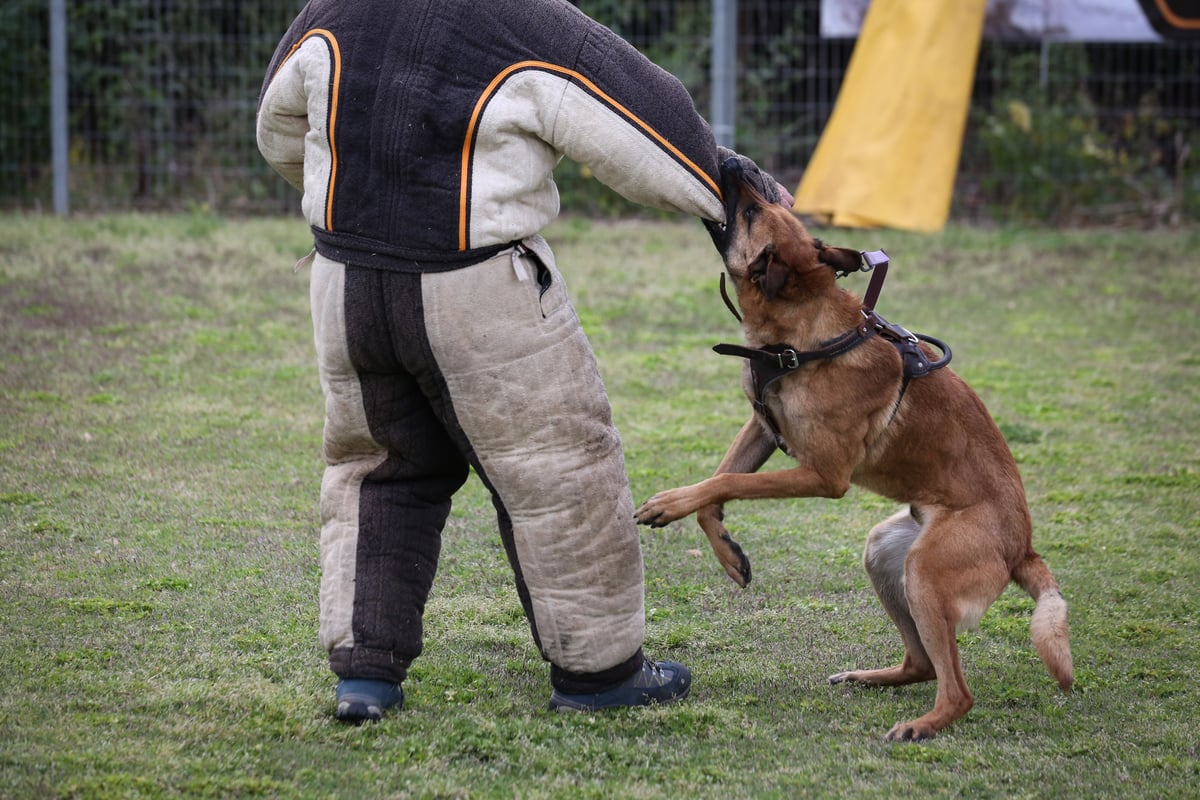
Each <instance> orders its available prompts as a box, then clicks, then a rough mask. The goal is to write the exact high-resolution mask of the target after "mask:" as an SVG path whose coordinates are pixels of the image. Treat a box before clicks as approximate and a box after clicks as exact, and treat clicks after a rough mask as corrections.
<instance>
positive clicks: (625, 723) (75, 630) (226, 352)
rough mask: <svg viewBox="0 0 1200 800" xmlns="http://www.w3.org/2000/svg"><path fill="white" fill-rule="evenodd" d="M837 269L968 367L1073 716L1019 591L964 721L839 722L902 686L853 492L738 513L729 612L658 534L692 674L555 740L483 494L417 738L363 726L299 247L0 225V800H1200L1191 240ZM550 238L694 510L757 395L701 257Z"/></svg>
mask: <svg viewBox="0 0 1200 800" xmlns="http://www.w3.org/2000/svg"><path fill="white" fill-rule="evenodd" d="M820 235H822V236H823V237H824V238H825V239H826V240H828V241H830V242H831V243H834V244H840V245H848V246H854V247H860V248H863V249H868V248H875V247H880V246H882V247H884V248H886V249H887V250H888V251H889V253H890V254H891V255H892V257H893V262H892V272H891V275H890V277H889V279H888V285H887V287H886V288H885V290H884V294H883V298H882V300H881V301H880V303H879V310H880V312H881V313H882V314H883V315H884V316H886V317H888V318H889V319H891V320H892V321H893V322H898V323H901V324H904V325H905V326H907V327H909V328H910V329H912V330H916V331H921V332H927V333H930V334H933V335H936V336H939V337H941V338H944V339H945V340H947V341H948V342H949V343H950V344H951V346H952V347H953V349H954V367H955V368H956V369H957V370H958V371H959V373H960V374H962V375H963V376H964V377H965V378H966V379H967V380H968V381H969V382H971V383H972V384H973V385H974V387H975V388H976V390H977V391H978V392H979V393H980V395H981V396H982V397H983V399H984V401H985V402H986V403H987V404H988V406H989V408H990V409H991V411H992V414H993V415H994V416H995V417H996V419H997V421H998V422H999V423H1000V425H1001V428H1002V430H1003V431H1004V432H1005V435H1006V437H1007V438H1008V440H1009V443H1010V445H1011V447H1012V449H1013V451H1014V452H1015V454H1016V456H1017V460H1018V462H1019V464H1020V466H1021V469H1022V473H1023V476H1024V479H1025V482H1026V488H1027V491H1028V494H1029V501H1030V506H1031V510H1032V513H1033V517H1034V523H1035V531H1034V539H1035V544H1036V545H1037V547H1038V549H1039V551H1040V552H1042V554H1043V555H1044V556H1045V557H1046V559H1047V561H1048V562H1049V564H1050V566H1051V568H1052V569H1053V570H1054V571H1055V574H1056V575H1057V577H1058V579H1059V581H1060V583H1061V584H1062V586H1063V590H1064V593H1065V595H1066V597H1067V600H1068V602H1069V603H1070V607H1071V621H1072V641H1073V649H1074V655H1075V665H1076V674H1077V681H1078V682H1077V689H1076V691H1075V692H1074V693H1072V694H1070V695H1063V694H1061V693H1059V692H1058V690H1057V688H1056V687H1055V685H1054V683H1053V681H1052V680H1051V679H1050V677H1049V676H1048V674H1047V673H1046V671H1045V670H1044V669H1043V667H1042V665H1041V663H1040V662H1039V661H1038V659H1037V656H1036V655H1035V653H1034V651H1033V648H1032V646H1031V644H1030V642H1029V617H1030V613H1031V610H1032V601H1030V600H1029V599H1028V598H1027V597H1025V596H1024V595H1022V594H1021V593H1019V592H1018V591H1017V590H1015V589H1012V588H1010V590H1009V591H1008V592H1007V593H1006V594H1005V595H1004V596H1003V597H1001V599H1000V600H999V602H997V604H996V605H995V606H993V608H992V609H991V611H989V612H988V614H987V615H986V616H985V617H984V619H983V622H982V625H981V627H980V629H979V630H977V631H975V632H971V633H966V634H963V635H962V636H961V637H960V644H961V650H962V653H963V661H964V666H965V670H966V674H967V680H968V683H969V684H970V685H971V687H972V689H973V690H974V692H975V696H976V704H975V708H974V709H973V710H972V711H971V712H970V714H969V715H968V716H967V717H966V718H964V719H963V720H960V721H959V722H957V723H955V724H954V725H953V726H951V727H950V728H949V729H948V730H946V731H945V732H943V733H942V734H941V735H940V736H938V738H936V739H934V740H933V741H931V742H928V743H925V744H920V745H912V744H900V745H887V744H884V743H883V742H882V741H881V738H882V735H883V734H884V732H886V731H887V729H888V728H889V727H890V726H891V725H892V723H893V722H895V721H896V720H899V719H911V718H912V717H914V716H916V715H918V714H920V713H922V712H923V711H924V710H926V709H927V708H928V707H929V706H930V705H931V704H932V701H933V694H934V686H933V684H923V685H919V686H910V687H904V688H897V689H885V690H872V689H863V688H855V687H852V686H844V685H843V686H829V685H828V684H827V683H826V680H825V679H826V676H828V675H830V674H832V673H835V672H838V671H841V670H843V669H847V668H851V667H855V666H864V667H866V666H882V665H887V664H890V663H892V662H894V661H895V660H896V659H897V658H898V657H899V655H900V647H899V639H898V637H897V636H896V634H895V632H894V629H893V628H892V626H891V624H890V623H889V622H888V620H887V619H886V617H885V616H884V614H883V612H882V610H881V609H880V607H879V605H878V603H877V602H876V600H875V597H874V595H873V593H872V592H871V589H870V586H869V584H868V582H867V578H866V575H865V573H864V572H863V570H862V568H861V565H860V563H859V561H860V551H861V547H862V544H863V540H864V537H865V534H866V531H867V530H868V528H869V527H870V526H871V525H872V524H874V523H875V522H876V521H878V520H879V519H881V518H883V517H884V516H886V515H887V514H889V513H890V512H891V510H892V505H891V504H890V503H889V502H886V501H883V500H881V499H879V498H877V497H874V496H871V495H868V494H866V493H864V492H861V491H858V490H854V491H852V492H851V494H850V495H848V496H847V497H846V498H844V499H843V500H840V501H825V500H797V501H771V502H759V503H734V504H731V505H730V506H729V508H728V509H727V512H728V517H727V521H728V524H729V526H730V528H731V530H732V531H733V533H734V536H735V537H736V538H738V539H739V540H740V541H741V543H742V545H743V546H744V547H745V548H746V550H747V552H748V553H749V555H750V557H751V559H752V560H753V563H754V570H755V581H754V583H753V584H752V585H751V586H750V587H749V588H748V589H746V590H739V589H737V588H736V587H735V586H734V585H733V584H732V583H731V582H730V581H729V580H728V579H727V578H726V577H725V576H724V573H723V572H722V571H721V569H720V567H719V566H718V565H717V563H716V561H715V560H714V559H713V558H712V557H711V555H710V554H709V552H708V549H707V545H706V543H705V542H704V539H703V536H702V534H701V533H700V531H699V528H698V527H697V526H696V525H695V523H694V521H693V520H690V519H689V520H684V521H682V522H679V523H676V524H674V525H672V526H670V527H668V528H666V529H663V530H646V531H644V533H643V543H644V550H645V559H646V568H647V586H646V607H647V617H648V631H649V632H648V640H647V650H648V652H649V653H651V654H652V655H653V656H656V657H660V658H661V657H670V658H675V659H679V660H681V661H684V662H685V663H687V664H688V665H690V666H691V667H692V669H693V671H694V674H695V688H694V690H693V693H692V697H691V698H690V699H689V700H688V701H687V702H685V703H681V704H677V705H674V706H668V707H661V708H650V709H636V710H628V711H618V712H612V713H605V714H595V715H577V716H568V715H561V716H560V715H552V714H550V713H548V712H546V711H545V710H544V709H545V704H546V701H547V699H548V695H549V684H548V678H547V668H546V666H545V665H544V664H543V663H542V662H541V660H540V658H539V657H538V655H537V652H536V650H535V649H534V647H533V644H532V642H531V638H530V636H529V632H528V628H527V626H526V623H525V621H524V618H523V616H522V613H521V608H520V604H519V602H518V600H517V597H516V593H515V591H514V590H513V588H512V578H511V575H510V573H509V570H508V567H507V564H506V562H505V560H504V556H503V551H502V548H501V545H500V542H499V537H498V536H497V535H496V533H495V526H494V519H493V517H492V514H491V511H490V504H489V503H488V501H487V498H486V497H485V495H484V493H483V492H482V491H481V489H480V487H479V484H478V482H477V481H474V480H473V481H471V482H470V483H469V484H468V486H467V488H466V489H465V490H464V491H463V492H462V493H461V495H460V497H459V498H458V500H457V502H456V506H455V510H454V513H453V515H452V517H451V520H450V522H449V525H448V528H447V531H446V535H445V545H444V554H443V560H442V564H441V568H440V572H439V576H438V582H437V584H436V586H435V590H434V596H433V598H432V599H431V602H430V605H429V608H428V612H427V643H426V652H425V655H424V656H423V657H422V658H421V659H420V660H418V662H417V663H416V664H415V665H414V667H413V670H412V674H411V677H410V680H409V682H408V684H406V690H407V694H408V700H407V707H406V709H405V710H404V711H403V712H402V713H400V714H396V715H391V716H389V717H388V718H386V719H385V721H384V722H382V723H380V724H378V725H373V726H364V727H358V728H355V727H346V726H342V725H340V724H338V723H336V722H335V721H334V720H333V719H332V706H333V702H332V700H333V696H332V686H333V682H332V676H331V675H330V674H329V673H328V671H327V667H326V662H325V658H324V654H323V652H321V650H320V647H319V645H318V643H317V641H316V623H317V620H316V612H317V609H316V593H317V583H318V577H319V575H318V566H317V527H318V521H317V510H316V500H317V489H318V485H319V481H320V476H321V469H322V465H321V462H320V457H319V442H320V433H321V422H322V419H321V416H322V401H321V398H320V389H319V386H318V385H317V381H316V376H315V369H314V366H313V364H312V361H313V356H312V343H311V331H310V328H309V322H308V296H307V283H306V276H305V274H304V273H300V274H294V273H293V272H292V270H291V265H292V263H293V262H294V261H295V260H296V259H297V258H299V257H300V256H301V255H303V254H304V253H305V252H306V251H307V249H308V246H309V243H308V234H307V230H306V229H305V226H304V225H303V224H302V223H301V222H299V221H297V220H256V221H228V220H222V219H218V218H213V217H209V216H205V215H202V214H196V215H192V216H178V217H154V216H113V217H97V218H93V219H80V220H71V221H63V220H59V219H54V218H48V217H37V216H32V217H23V216H7V217H0V417H2V421H0V687H2V688H3V691H2V692H0V797H13V798H26V797H64V798H66V797H81V798H107V797H130V798H157V797H245V796H262V797H272V798H274V797H285V798H286V797H314V798H324V797H338V798H370V797H397V798H400V797H420V798H424V797H446V798H449V797H497V798H500V797H522V798H524V797H531V798H549V797H555V798H558V797H585V798H587V797H592V798H607V797H614V798H616V797H621V798H624V797H631V798H657V797H672V798H709V797H712V798H728V797H736V798H743V797H744V798H758V797H767V798H775V797H777V798H791V797H847V798H883V797H889V798H890V797H895V796H905V795H908V796H932V797H960V796H961V797H972V798H989V797H996V798H1000V797H1003V798H1008V797H1030V798H1046V797H1057V798H1075V797H1080V798H1084V797H1086V798H1095V797H1113V798H1117V797H1120V798H1132V797H1136V798H1179V797H1198V796H1200V754H1198V753H1197V750H1198V748H1200V737H1198V736H1197V723H1198V722H1200V716H1198V714H1197V709H1198V708H1200V688H1198V687H1197V682H1196V680H1195V679H1194V673H1195V671H1196V669H1197V668H1198V666H1200V599H1198V590H1200V548H1198V546H1197V544H1196V537H1197V535H1198V534H1200V522H1198V514H1197V512H1198V511H1200V422H1198V421H1197V414H1198V413H1200V346H1198V345H1197V340H1198V337H1200V321H1198V319H1197V310H1198V309H1200V289H1198V286H1200V255H1198V254H1200V231H1171V232H1161V231H1150V232H1110V231H1099V232H1097V231H1092V232H1070V233H1064V232H1055V231H1029V230H990V231H984V230H976V229H964V228H950V229H948V230H947V231H945V232H944V233H942V234H939V235H936V236H917V235H909V234H901V233H895V232H861V231H857V232H855V231H834V230H829V231H821V232H820ZM549 238H550V239H551V241H552V243H553V244H555V246H556V249H557V251H558V256H559V262H560V265H561V266H562V267H563V270H564V272H565V274H566V276H567V280H568V284H569V286H570V289H571V292H572V294H573V297H574V299H575V302H576V305H577V307H578V309H579V313H580V316H581V318H582V320H583V323H584V326H585V328H586V329H587V331H588V333H589V335H590V336H591V338H592V341H593V344H594V345H595V347H596V350H597V353H598V356H599V359H600V362H601V368H602V371H603V373H604V377H605V380H606V383H607V385H608V387H609V390H610V394H611V399H612V403H613V407H614V413H615V416H616V420H617V424H618V426H619V428H620V429H621V432H622V436H623V440H624V442H625V448H626V459H627V462H628V468H629V472H630V475H631V479H632V482H633V491H634V496H635V499H636V500H641V499H644V498H645V497H648V496H649V495H650V494H653V493H654V492H655V491H657V490H659V489H662V488H666V487H669V486H674V485H678V484H681V483H684V482H692V481H695V480H698V479H700V478H702V477H705V476H707V475H708V474H709V473H711V471H712V469H713V468H714V467H715V466H716V464H717V462H718V460H719V459H720V456H721V454H722V453H723V452H724V449H725V447H726V445H727V444H728V442H729V441H730V439H731V438H732V436H733V435H734V433H735V432H736V431H737V430H738V428H739V427H740V425H741V423H742V422H743V421H744V419H745V417H746V415H747V413H748V405H747V403H746V401H745V399H744V398H743V397H742V396H741V392H740V389H739V386H738V372H739V369H740V363H739V362H738V361H737V360H736V359H731V358H725V357H720V356H717V355H715V354H713V353H712V352H711V351H710V347H711V346H712V345H713V344H715V343H717V342H721V341H738V340H739V336H740V332H739V329H738V326H737V325H736V323H735V321H734V320H733V318H732V317H731V316H730V315H729V314H728V312H727V311H726V310H725V309H724V307H723V305H722V303H721V300H720V298H719V296H718V294H717V289H716V287H717V283H716V280H717V275H718V273H719V271H720V265H719V262H718V260H717V258H716V256H715V254H713V253H712V251H711V248H710V246H709V245H708V242H707V237H706V236H705V235H704V233H703V231H702V230H701V229H700V228H699V226H698V225H695V224H667V223H649V222H638V223H612V224H598V223H595V224H593V223H588V222H586V221H582V220H574V221H570V220H568V221H564V222H562V223H560V224H558V225H556V226H555V228H554V229H553V230H551V231H550V232H549ZM848 284H849V285H850V286H852V287H853V288H857V289H859V290H860V291H861V289H862V288H863V286H864V284H865V279H863V278H861V277H852V278H850V279H848ZM783 463H784V459H783V457H782V456H781V455H778V454H777V455H776V456H775V457H774V459H773V460H772V462H771V463H770V464H768V468H773V467H778V466H781V465H783ZM548 479H550V477H549V476H548Z"/></svg>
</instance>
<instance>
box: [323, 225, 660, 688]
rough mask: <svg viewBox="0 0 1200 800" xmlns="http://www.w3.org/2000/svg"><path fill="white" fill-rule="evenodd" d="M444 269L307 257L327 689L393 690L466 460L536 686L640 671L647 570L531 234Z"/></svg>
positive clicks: (541, 249) (409, 656)
mask: <svg viewBox="0 0 1200 800" xmlns="http://www.w3.org/2000/svg"><path fill="white" fill-rule="evenodd" d="M523 244H524V247H523V248H518V249H514V250H510V251H505V252H503V253H500V254H499V255H496V256H494V257H492V258H491V259H488V260H487V261H484V262H482V263H479V264H476V265H474V266H470V267H465V268H461V269H454V270H450V271H444V272H429V273H406V272H391V271H384V270H378V269H367V268H360V267H355V266H352V265H345V264H339V263H336V262H334V261H331V260H329V259H327V258H324V257H322V256H320V255H318V256H317V257H316V259H315V260H314V262H313V265H312V278H311V301H312V317H313V327H314V335H315V340H316V351H317V363H318V369H319V374H320V379H321V387H322V390H323V391H324V395H325V430H324V455H325V461H326V469H325V473H324V477H323V479H322V483H321V571H322V572H321V587H320V619H321V622H320V636H321V642H322V644H323V645H324V647H325V648H326V650H327V651H328V653H329V658H330V666H331V668H332V670H333V671H334V672H335V673H336V674H337V675H338V676H340V677H342V678H372V679H381V680H392V681H396V682H401V681H403V680H404V678H405V675H406V674H407V671H408V667H409V665H410V664H411V663H412V661H413V659H415V658H416V657H417V656H418V655H419V654H420V652H421V649H422V644H423V631H422V619H423V616H424V611H425V603H426V599H427V598H428V595H429V591H430V588H431V586H432V584H433V580H434V575H435V572H436V569H437V563H438V555H439V553H440V549H441V535H442V530H443V527H444V525H445V522H446V519H447V516H448V515H449V512H450V505H451V499H452V496H453V495H454V493H455V492H456V491H457V490H458V489H459V488H460V487H461V486H462V485H463V483H464V482H465V481H466V479H467V475H468V474H469V472H468V465H471V466H473V467H474V468H475V470H476V472H477V474H478V475H479V476H480V478H481V479H482V480H483V481H484V483H485V485H486V486H487V488H488V489H489V491H490V492H491V494H492V501H493V504H494V506H495V508H496V512H497V519H498V523H499V528H500V535H501V539H502V540H503V543H504V547H505V552H506V553H507V555H508V559H509V562H510V564H511V566H512V568H513V572H514V575H515V578H516V586H517V592H518V595H519V597H520V599H521V602H522V605H523V606H524V608H525V612H526V616H527V617H528V619H529V623H530V627H531V630H532V633H533V638H534V641H535V643H536V644H537V646H538V648H539V650H540V652H541V653H542V655H543V657H544V658H545V659H547V660H548V661H549V662H550V663H551V681H552V683H553V685H554V686H555V687H556V688H559V689H562V690H565V691H587V690H589V689H592V688H594V687H596V686H598V685H602V684H606V683H611V682H613V681H617V680H620V679H622V678H624V677H625V676H627V675H628V674H631V673H632V672H633V671H634V670H636V669H638V668H640V666H641V662H642V652H641V645H642V639H643V636H644V600H643V597H644V577H643V567H642V553H641V546H640V541H639V538H638V531H637V527H636V523H635V521H634V517H633V501H632V496H631V494H630V490H629V484H628V479H627V477H626V473H625V465H624V457H623V454H622V450H621V443H620V439H619V437H618V435H617V431H616V429H615V427H614V426H613V422H612V413H611V409H610V407H609V403H608V398H607V394H606V392H605V390H604V386H603V384H602V382H601V379H600V375H599V372H598V370H597V367H596V361H595V357H594V355H593V353H592V350H591V347H590V345H589V343H588V341H587V339H586V337H585V335H584V333H583V330H582V328H581V327H580V325H579V319H578V317H577V315H576V313H575V310H574V308H573V307H572V306H571V303H570V301H569V299H568V297H567V294H566V288H565V286H564V284H563V281H562V277H561V275H560V274H559V272H558V270H557V268H556V266H555V263H554V256H553V253H552V252H551V251H550V249H549V247H548V246H547V245H546V243H545V242H544V241H543V240H541V239H540V238H534V239H530V240H527V241H526V242H524V243H523Z"/></svg>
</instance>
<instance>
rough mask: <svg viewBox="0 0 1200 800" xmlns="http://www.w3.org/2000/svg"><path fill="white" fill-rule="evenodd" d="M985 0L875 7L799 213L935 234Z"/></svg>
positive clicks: (946, 206) (879, 2) (809, 171)
mask: <svg viewBox="0 0 1200 800" xmlns="http://www.w3.org/2000/svg"><path fill="white" fill-rule="evenodd" d="M985 5H986V2H985V0H873V2H872V3H871V5H870V8H869V9H868V11H867V15H866V19H865V20H864V21H863V26H862V31H861V32H860V34H859V37H858V44H857V45H855V48H854V54H853V55H852V56H851V58H850V64H849V66H848V67H847V69H846V77H845V79H844V80H843V82H842V88H841V91H840V92H839V94H838V99H837V105H835V106H834V109H833V114H832V115H831V116H830V118H829V123H828V124H827V125H826V126H825V130H824V131H823V132H822V134H821V140H820V142H818V144H817V149H816V151H815V152H814V153H813V157H812V161H810V162H809V164H808V167H807V168H806V170H805V173H804V177H803V178H802V179H801V181H800V187H799V189H798V190H797V191H796V204H795V206H793V208H794V209H795V210H796V211H798V212H800V213H803V214H812V215H814V216H817V217H819V218H822V219H824V220H826V221H828V222H832V224H834V225H839V226H848V227H876V226H883V227H891V228H906V229H911V230H918V231H935V230H938V229H940V228H941V227H942V226H943V225H944V224H945V222H946V217H947V216H948V215H949V212H950V197H951V195H952V193H953V190H954V175H955V172H956V171H957V169H958V157H959V154H960V152H961V149H962V134H963V126H964V125H965V123H966V118H967V107H968V105H969V103H970V99H971V85H972V81H973V79H974V75H975V61H976V58H977V56H978V54H979V41H980V38H981V37H982V34H983V17H984V7H985Z"/></svg>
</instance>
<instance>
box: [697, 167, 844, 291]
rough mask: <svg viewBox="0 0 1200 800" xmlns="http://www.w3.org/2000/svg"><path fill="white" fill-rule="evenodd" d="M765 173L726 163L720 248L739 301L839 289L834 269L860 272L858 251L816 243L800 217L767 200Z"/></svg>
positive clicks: (722, 178) (722, 185)
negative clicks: (762, 185) (763, 183)
mask: <svg viewBox="0 0 1200 800" xmlns="http://www.w3.org/2000/svg"><path fill="white" fill-rule="evenodd" d="M762 174H763V173H761V172H759V173H757V174H756V173H753V172H751V171H750V170H747V169H746V168H745V166H744V165H743V164H742V162H741V161H740V160H738V159H736V158H730V159H728V160H727V161H725V163H723V164H722V165H721V190H722V193H723V194H724V195H725V228H724V230H723V231H722V232H721V240H720V241H719V242H718V247H719V248H720V249H721V255H722V257H723V258H724V260H725V269H726V271H727V272H728V273H729V275H730V277H731V278H733V281H734V287H735V288H736V290H737V293H738V299H739V301H740V302H742V303H743V304H744V303H745V302H747V301H748V300H750V298H749V297H746V296H745V294H744V292H746V291H747V290H748V289H749V290H750V291H751V292H753V293H755V294H757V295H758V296H761V298H762V299H763V300H765V301H766V302H768V303H769V302H773V301H775V300H777V299H793V300H795V299H799V298H800V297H802V296H805V295H814V294H820V293H822V292H824V291H828V290H831V289H832V287H833V286H834V285H835V283H836V274H835V271H837V272H848V271H854V270H857V269H858V268H859V266H860V265H861V263H862V256H861V255H860V254H859V252H858V251H857V250H851V249H849V248H844V247H829V246H828V245H826V244H825V243H823V242H822V241H821V240H820V239H814V238H813V237H812V236H811V235H809V232H808V229H807V228H805V227H804V223H802V222H801V221H800V220H799V218H798V217H796V215H795V214H793V213H792V212H791V211H790V210H789V209H787V208H784V207H783V206H781V205H779V204H778V203H776V202H772V201H771V200H768V199H767V198H766V197H765V196H764V194H763V191H762V189H761V188H760V187H759V186H758V185H756V181H761V180H762V177H761V176H762Z"/></svg>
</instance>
